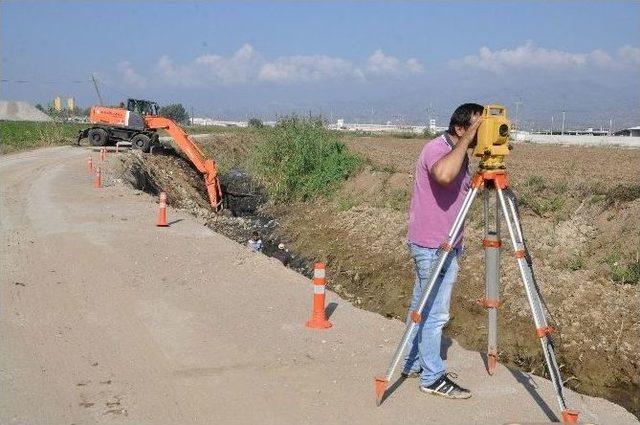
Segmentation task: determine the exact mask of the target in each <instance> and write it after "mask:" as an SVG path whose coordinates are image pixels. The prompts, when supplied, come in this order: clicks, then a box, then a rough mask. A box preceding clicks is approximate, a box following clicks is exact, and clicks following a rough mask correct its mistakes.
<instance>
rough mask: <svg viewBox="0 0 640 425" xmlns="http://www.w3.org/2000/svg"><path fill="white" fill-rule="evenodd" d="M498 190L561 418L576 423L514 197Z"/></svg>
mask: <svg viewBox="0 0 640 425" xmlns="http://www.w3.org/2000/svg"><path fill="white" fill-rule="evenodd" d="M496 190H497V193H498V198H499V200H500V205H501V207H502V215H503V217H504V219H505V222H506V224H507V229H508V230H509V236H510V238H511V245H512V246H513V249H514V251H515V256H516V259H517V262H518V268H519V269H520V276H521V277H522V282H523V284H524V289H525V292H526V294H527V300H528V301H529V307H530V308H531V313H532V315H533V321H534V322H535V325H536V333H537V335H538V337H539V338H540V344H541V345H542V352H543V353H544V358H545V360H546V363H547V370H548V371H549V375H550V376H551V381H552V382H553V386H554V388H555V390H556V397H557V399H558V404H559V405H560V409H561V410H562V422H564V423H577V420H578V412H576V411H574V410H569V409H567V405H566V402H565V399H564V392H563V388H562V378H561V376H560V370H559V368H558V363H557V361H556V356H555V353H554V351H553V340H552V339H551V332H552V330H553V329H552V328H551V327H550V326H549V325H548V323H547V319H546V316H545V312H544V309H543V306H542V301H541V298H540V294H539V293H538V291H537V286H536V283H535V281H534V277H533V271H532V269H531V266H530V265H529V263H528V262H527V260H526V251H525V249H526V248H525V244H524V237H523V234H522V227H521V225H520V220H519V217H518V214H517V210H516V208H515V203H514V202H515V201H514V200H513V199H511V198H509V200H508V203H507V200H506V199H505V195H504V193H503V190H502V189H500V188H496Z"/></svg>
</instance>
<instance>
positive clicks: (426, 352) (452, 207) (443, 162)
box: [402, 103, 483, 399]
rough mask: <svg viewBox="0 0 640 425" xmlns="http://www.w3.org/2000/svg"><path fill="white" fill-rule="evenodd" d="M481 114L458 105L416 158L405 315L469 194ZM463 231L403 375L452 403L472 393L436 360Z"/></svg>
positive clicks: (416, 335)
mask: <svg viewBox="0 0 640 425" xmlns="http://www.w3.org/2000/svg"><path fill="white" fill-rule="evenodd" d="M482 110H483V106H482V105H478V104H476V103H465V104H464V105H461V106H459V107H458V108H457V109H456V110H455V111H454V113H453V115H452V116H451V120H450V122H449V129H448V130H447V132H445V133H444V134H443V135H441V136H439V137H437V138H435V139H433V140H431V141H429V142H427V144H425V145H424V148H423V149H422V153H421V154H420V157H419V158H418V163H417V164H416V175H415V183H414V186H413V193H412V195H411V206H410V208H409V235H408V240H409V249H410V251H411V256H412V257H413V260H414V265H415V274H416V280H415V285H414V288H413V298H412V302H411V306H410V308H409V312H410V313H411V312H412V311H414V310H415V309H417V305H418V302H419V300H420V297H421V296H422V292H423V290H424V289H425V286H426V285H427V284H428V280H429V271H430V269H431V268H432V267H434V266H435V264H436V262H437V259H438V254H439V252H438V248H439V247H440V245H442V243H444V242H446V240H447V236H448V233H449V230H451V227H452V225H453V222H454V220H455V218H456V216H457V214H458V212H459V211H460V208H461V206H462V202H463V201H464V198H465V196H466V194H467V192H468V191H469V179H470V176H469V157H468V156H467V149H469V148H472V147H473V146H474V145H475V142H476V133H477V131H478V126H479V125H480V122H481V121H482V120H481V118H480V117H481V114H482ZM462 233H463V231H462V230H461V231H460V234H459V236H458V238H457V239H456V241H455V242H454V244H453V249H452V250H451V252H450V253H449V257H448V258H447V261H446V262H445V264H444V267H443V268H442V272H441V273H440V275H439V277H438V279H437V280H436V282H435V285H434V287H433V291H432V293H431V294H430V295H429V299H428V300H427V304H426V305H425V308H424V310H423V311H422V314H421V318H422V319H421V322H420V324H419V326H416V327H415V328H414V334H413V335H411V337H410V338H411V339H410V341H411V342H412V343H411V346H410V349H409V353H408V355H407V358H406V359H405V366H404V371H403V372H402V374H403V376H405V377H414V376H415V377H417V376H419V377H420V391H422V392H425V393H430V394H437V395H442V396H445V397H448V398H455V399H461V398H469V397H471V392H470V391H469V390H467V389H465V388H462V387H461V386H459V385H458V384H456V383H455V382H454V381H452V380H451V379H450V377H449V375H448V374H447V371H446V365H445V362H444V360H443V359H442V357H441V356H440V344H441V339H442V328H443V327H444V325H445V324H446V323H447V322H448V321H449V305H450V302H451V290H452V289H453V285H454V283H455V281H456V276H457V273H458V257H459V255H460V252H461V250H462ZM408 320H411V318H409V319H408Z"/></svg>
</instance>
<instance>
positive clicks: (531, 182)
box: [522, 175, 547, 192]
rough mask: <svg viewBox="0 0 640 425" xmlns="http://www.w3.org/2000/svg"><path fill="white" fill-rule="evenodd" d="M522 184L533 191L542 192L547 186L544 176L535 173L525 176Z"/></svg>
mask: <svg viewBox="0 0 640 425" xmlns="http://www.w3.org/2000/svg"><path fill="white" fill-rule="evenodd" d="M522 184H523V185H524V186H525V187H527V188H529V189H531V190H532V191H534V192H542V191H543V190H544V189H545V188H546V187H547V183H546V182H545V180H544V177H542V176H536V175H534V176H531V177H527V178H526V179H525V181H524V182H523V183H522Z"/></svg>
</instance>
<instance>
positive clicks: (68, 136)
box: [0, 121, 87, 154]
mask: <svg viewBox="0 0 640 425" xmlns="http://www.w3.org/2000/svg"><path fill="white" fill-rule="evenodd" d="M86 127H87V125H86V124H76V123H56V122H32V121H0V142H1V143H0V153H3V154H5V153H10V152H19V151H24V150H28V149H35V148H40V147H45V146H57V145H68V144H72V143H74V142H75V140H76V137H77V136H78V131H79V130H82V129H84V128H86Z"/></svg>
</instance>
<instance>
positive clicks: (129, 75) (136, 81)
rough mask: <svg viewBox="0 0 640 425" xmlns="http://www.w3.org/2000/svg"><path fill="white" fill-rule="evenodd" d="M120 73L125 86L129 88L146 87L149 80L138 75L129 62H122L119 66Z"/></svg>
mask: <svg viewBox="0 0 640 425" xmlns="http://www.w3.org/2000/svg"><path fill="white" fill-rule="evenodd" d="M118 71H119V72H120V75H121V77H122V81H123V82H124V83H125V84H127V85H129V86H133V87H137V88H144V87H146V85H147V79H146V78H144V77H143V76H142V75H140V74H138V73H137V72H136V71H135V70H134V69H133V67H132V66H131V63H130V62H128V61H124V62H120V63H119V64H118Z"/></svg>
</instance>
